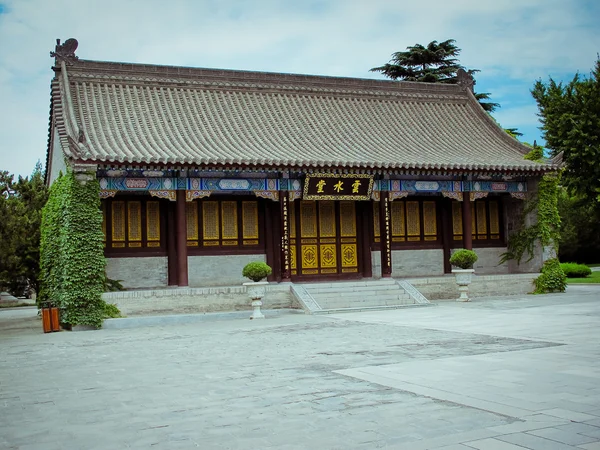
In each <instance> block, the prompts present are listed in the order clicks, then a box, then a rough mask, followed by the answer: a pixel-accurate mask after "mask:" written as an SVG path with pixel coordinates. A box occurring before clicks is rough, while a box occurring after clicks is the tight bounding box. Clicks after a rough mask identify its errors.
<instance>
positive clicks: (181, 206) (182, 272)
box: [175, 190, 188, 286]
mask: <svg viewBox="0 0 600 450" xmlns="http://www.w3.org/2000/svg"><path fill="white" fill-rule="evenodd" d="M185 192H186V191H185V190H178V191H177V204H176V205H175V210H176V212H175V222H176V230H177V232H176V233H177V234H176V239H175V240H176V243H177V284H178V285H179V286H187V285H188V258H187V224H186V217H185Z"/></svg>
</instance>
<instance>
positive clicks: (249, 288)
mask: <svg viewBox="0 0 600 450" xmlns="http://www.w3.org/2000/svg"><path fill="white" fill-rule="evenodd" d="M243 285H244V286H246V292H247V293H248V297H250V300H251V301H252V315H251V316H250V319H264V318H265V316H264V314H263V313H262V312H261V311H260V307H261V306H262V304H263V303H262V299H263V298H264V297H265V294H266V293H267V286H268V285H269V282H268V281H250V282H248V283H244V284H243Z"/></svg>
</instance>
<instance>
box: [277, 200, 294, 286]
mask: <svg viewBox="0 0 600 450" xmlns="http://www.w3.org/2000/svg"><path fill="white" fill-rule="evenodd" d="M279 208H280V211H281V281H291V273H292V272H291V270H292V269H291V265H290V197H289V195H288V191H281V192H280V193H279Z"/></svg>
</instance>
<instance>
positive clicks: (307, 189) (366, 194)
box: [302, 173, 373, 200]
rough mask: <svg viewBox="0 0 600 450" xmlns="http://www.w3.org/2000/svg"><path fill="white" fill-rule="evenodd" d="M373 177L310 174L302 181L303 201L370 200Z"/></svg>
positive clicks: (363, 175) (364, 175)
mask: <svg viewBox="0 0 600 450" xmlns="http://www.w3.org/2000/svg"><path fill="white" fill-rule="evenodd" d="M372 190H373V175H368V174H337V173H311V174H307V175H306V179H305V180H304V193H303V195H302V199H303V200H370V199H371V192H372Z"/></svg>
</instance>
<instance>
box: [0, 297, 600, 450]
mask: <svg viewBox="0 0 600 450" xmlns="http://www.w3.org/2000/svg"><path fill="white" fill-rule="evenodd" d="M35 313H36V311H35V310H32V309H22V308H21V309H14V310H0V406H1V408H2V416H1V417H2V420H1V421H0V448H19V449H45V450H50V449H120V448H160V449H162V448H164V449H171V448H173V449H179V448H181V449H188V448H203V449H251V448H255V449H268V448H278V449H279V448H281V449H354V448H358V449H363V448H364V449H372V448H390V449H396V448H398V449H411V450H419V449H430V448H431V449H438V448H439V449H442V448H443V449H446V450H457V449H462V450H469V449H485V450H505V449H506V450H509V449H515V450H516V449H523V448H529V449H544V450H546V449H549V450H553V449H559V450H560V449H573V448H576V449H588V450H593V449H600V342H599V341H600V339H599V338H600V329H599V325H600V286H585V285H584V286H572V287H569V290H568V293H566V294H560V295H545V296H524V297H506V298H495V299H485V300H479V301H475V302H472V303H469V304H460V303H454V302H439V303H437V304H435V305H434V306H430V307H421V308H408V309H404V310H394V311H374V312H361V313H352V314H343V315H342V314H340V315H335V316H325V317H323V316H305V315H302V314H292V313H290V314H281V315H278V316H276V317H273V318H268V319H266V320H264V321H250V320H246V319H239V318H236V319H231V320H221V321H205V322H202V323H196V324H186V325H177V326H161V327H142V328H133V329H106V330H101V331H88V332H61V333H53V334H47V335H44V334H42V333H41V324H40V322H39V320H38V319H37V318H36V314H35Z"/></svg>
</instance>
